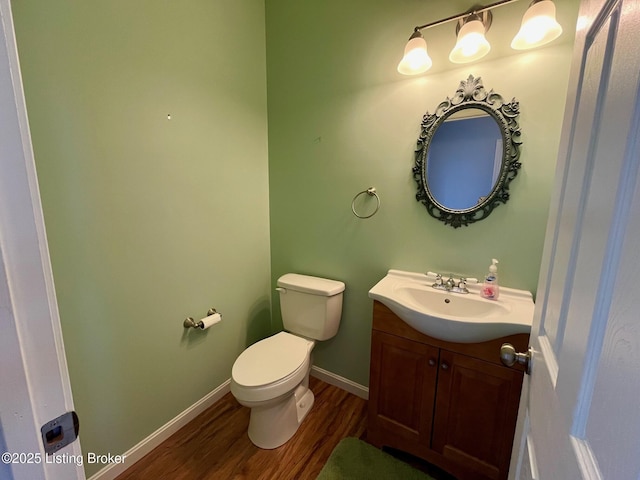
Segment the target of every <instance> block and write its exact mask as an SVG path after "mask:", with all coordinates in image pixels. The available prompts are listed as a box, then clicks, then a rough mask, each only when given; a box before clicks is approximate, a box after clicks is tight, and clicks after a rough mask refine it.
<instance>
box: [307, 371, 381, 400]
mask: <svg viewBox="0 0 640 480" xmlns="http://www.w3.org/2000/svg"><path fill="white" fill-rule="evenodd" d="M311 376H313V377H316V378H318V379H320V380H322V381H323V382H327V383H328V384H330V385H334V386H336V387H338V388H341V389H342V390H346V391H347V392H349V393H353V394H354V395H356V396H358V397H360V398H364V399H365V400H369V387H365V386H364V385H360V384H359V383H356V382H353V381H351V380H349V379H348V378H344V377H341V376H340V375H336V374H335V373H332V372H330V371H328V370H325V369H324V368H320V367H316V366H315V365H314V366H312V367H311Z"/></svg>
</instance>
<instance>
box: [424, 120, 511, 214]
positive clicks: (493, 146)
mask: <svg viewBox="0 0 640 480" xmlns="http://www.w3.org/2000/svg"><path fill="white" fill-rule="evenodd" d="M502 154H503V148H502V132H501V131H500V126H499V125H498V122H497V121H496V119H495V118H493V117H492V116H491V115H489V114H488V113H487V112H485V111H484V110H480V109H478V108H469V109H464V110H459V111H457V112H454V113H453V114H451V115H449V116H448V117H447V118H446V119H445V120H444V122H443V123H442V124H441V125H440V126H439V127H438V129H437V130H436V132H435V134H434V135H433V139H432V140H431V144H430V145H429V150H428V152H427V184H428V187H429V190H430V191H431V194H432V195H433V198H434V199H435V200H436V202H438V203H439V204H440V205H442V206H444V207H445V208H449V209H451V210H466V209H468V208H472V207H473V206H475V205H478V204H480V203H482V202H483V201H484V200H485V199H486V198H487V197H488V196H489V194H490V193H491V191H492V190H493V188H494V187H495V185H496V182H497V180H498V177H499V175H500V170H501V167H502Z"/></svg>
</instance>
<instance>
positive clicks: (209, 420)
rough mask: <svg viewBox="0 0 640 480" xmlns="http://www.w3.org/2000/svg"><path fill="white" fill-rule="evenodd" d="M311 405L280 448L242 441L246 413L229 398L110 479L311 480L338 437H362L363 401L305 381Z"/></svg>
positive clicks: (320, 467) (244, 439)
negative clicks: (294, 432)
mask: <svg viewBox="0 0 640 480" xmlns="http://www.w3.org/2000/svg"><path fill="white" fill-rule="evenodd" d="M309 382H310V386H311V390H312V391H313V393H314V395H315V404H314V406H313V408H312V409H311V411H310V412H309V414H308V415H307V418H305V420H304V422H302V425H301V426H300V428H299V429H298V431H297V432H296V434H295V435H294V437H293V438H292V439H291V440H289V441H288V442H287V443H285V444H284V445H283V446H282V447H279V448H276V449H275V450H262V449H259V448H258V447H256V446H255V445H253V444H252V443H251V441H250V440H249V437H248V436H247V427H248V425H249V409H248V408H245V407H243V406H241V405H240V404H238V402H236V400H235V398H233V396H232V395H231V394H230V393H229V394H227V395H225V396H224V397H223V398H222V399H221V400H220V401H218V402H217V403H216V404H214V405H212V406H211V407H210V408H208V409H207V410H206V411H204V412H203V413H202V414H201V415H199V416H198V417H197V418H196V419H194V420H193V421H192V422H190V423H189V424H188V425H186V426H185V427H183V428H182V429H181V430H179V431H178V432H176V433H175V434H174V435H173V436H171V437H170V438H169V439H168V440H167V441H165V442H164V443H163V444H162V445H160V446H158V447H157V448H156V449H154V450H153V451H152V452H151V453H149V454H148V455H147V456H145V457H144V458H143V459H142V460H140V461H139V462H138V463H136V464H134V465H133V466H132V467H131V468H130V469H128V470H127V471H126V472H124V473H123V474H122V475H120V476H119V477H118V478H117V479H116V480H134V479H135V480H138V479H145V480H146V479H153V480H165V479H166V480H208V479H223V480H226V479H247V480H254V479H255V480H267V479H278V480H286V479H303V480H304V479H310V480H311V479H315V478H316V476H317V475H318V473H319V472H320V470H321V469H322V466H323V465H324V463H325V462H326V460H327V458H328V457H329V455H330V454H331V452H332V450H333V448H334V447H335V446H336V445H337V444H338V442H339V441H340V440H341V439H342V438H344V437H358V438H363V437H364V433H365V427H366V417H367V401H366V400H363V399H361V398H359V397H356V396H355V395H352V394H350V393H348V392H346V391H344V390H341V389H339V388H337V387H334V386H332V385H329V384H327V383H325V382H322V381H321V380H318V379H317V378H314V377H311V378H310V381H309Z"/></svg>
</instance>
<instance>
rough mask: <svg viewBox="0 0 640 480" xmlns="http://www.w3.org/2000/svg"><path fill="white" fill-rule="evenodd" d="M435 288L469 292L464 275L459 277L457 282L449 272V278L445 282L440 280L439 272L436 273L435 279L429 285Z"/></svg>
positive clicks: (454, 291)
mask: <svg viewBox="0 0 640 480" xmlns="http://www.w3.org/2000/svg"><path fill="white" fill-rule="evenodd" d="M431 286H432V287H433V288H435V289H436V290H446V291H447V292H453V293H469V290H467V279H466V278H464V277H460V279H459V280H458V282H457V283H456V281H455V280H454V279H453V274H449V278H448V279H447V281H446V282H444V281H443V280H442V275H441V274H439V273H438V274H436V281H435V283H434V284H433V285H431Z"/></svg>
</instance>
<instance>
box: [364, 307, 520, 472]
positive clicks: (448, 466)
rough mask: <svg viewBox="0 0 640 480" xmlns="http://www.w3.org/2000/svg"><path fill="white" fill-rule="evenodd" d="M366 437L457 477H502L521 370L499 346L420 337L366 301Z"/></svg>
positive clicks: (515, 337) (388, 312) (512, 340)
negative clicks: (503, 359) (504, 358)
mask: <svg viewBox="0 0 640 480" xmlns="http://www.w3.org/2000/svg"><path fill="white" fill-rule="evenodd" d="M371 338H372V341H371V371H370V381H369V411H368V427H367V440H368V441H369V443H371V444H373V445H375V446H377V447H378V448H382V447H383V446H387V447H391V448H396V449H399V450H403V451H405V452H408V453H411V454H413V455H415V456H417V457H420V458H423V459H425V460H427V461H428V462H430V463H432V464H434V465H437V466H439V467H440V468H442V469H443V470H445V471H448V472H450V473H451V474H452V475H454V476H456V477H457V478H458V479H460V480H467V479H469V480H471V479H473V480H480V479H492V480H502V479H506V478H507V474H508V470H509V461H510V457H511V447H512V444H513V435H514V431H515V424H516V418H517V414H518V404H519V399H520V390H521V388H522V380H523V375H524V371H523V369H522V367H520V366H519V367H518V368H515V367H514V368H508V367H505V366H503V365H502V364H501V363H500V354H499V351H500V346H501V345H502V344H503V343H505V342H509V343H511V344H513V345H514V347H515V348H516V350H518V351H526V349H527V346H528V342H529V335H527V334H520V335H512V336H509V337H504V338H500V339H496V340H492V341H489V342H483V343H477V344H463V343H450V342H443V341H441V340H438V339H435V338H432V337H429V336H427V335H423V334H422V333H420V332H418V331H417V330H414V329H413V328H411V327H409V326H408V325H407V324H406V323H404V322H403V321H402V320H400V318H398V317H397V316H396V315H395V314H394V313H393V312H391V310H389V309H388V308H387V307H386V306H384V305H383V304H382V303H380V302H377V301H375V302H374V313H373V330H372V337H371Z"/></svg>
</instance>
